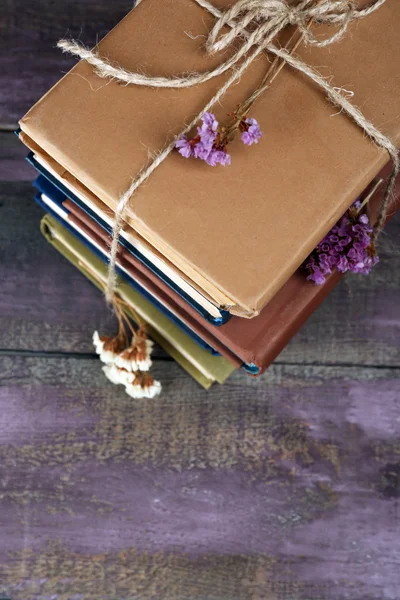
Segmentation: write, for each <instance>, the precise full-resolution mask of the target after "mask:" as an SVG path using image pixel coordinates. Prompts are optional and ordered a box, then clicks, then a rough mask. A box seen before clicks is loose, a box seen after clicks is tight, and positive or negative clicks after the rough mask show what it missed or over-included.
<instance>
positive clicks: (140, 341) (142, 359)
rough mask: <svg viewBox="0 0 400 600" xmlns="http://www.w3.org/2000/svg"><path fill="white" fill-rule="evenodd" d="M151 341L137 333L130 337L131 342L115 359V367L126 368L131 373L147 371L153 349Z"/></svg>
mask: <svg viewBox="0 0 400 600" xmlns="http://www.w3.org/2000/svg"><path fill="white" fill-rule="evenodd" d="M153 346H154V344H153V342H152V341H151V340H148V339H147V338H145V337H143V335H138V336H137V337H136V338H133V339H132V344H131V346H129V348H126V350H124V351H123V352H122V353H121V354H120V355H119V356H117V359H116V361H115V364H116V365H117V367H120V368H121V369H126V370H127V371H130V372H131V373H133V372H135V371H149V369H150V367H151V365H152V361H151V353H152V351H153Z"/></svg>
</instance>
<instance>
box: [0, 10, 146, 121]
mask: <svg viewBox="0 0 400 600" xmlns="http://www.w3.org/2000/svg"><path fill="white" fill-rule="evenodd" d="M133 4H134V2H133V0H114V1H113V2H109V1H108V0H84V1H82V0H57V2H54V0H36V1H35V2H33V3H29V2H26V0H6V2H5V6H4V7H3V6H2V10H1V14H0V54H1V70H2V85H1V91H0V128H1V127H7V128H9V127H15V126H16V124H17V122H18V120H19V119H20V118H21V117H22V116H23V115H24V114H25V112H26V111H27V110H28V109H29V108H30V107H31V106H32V105H33V104H34V103H35V102H36V101H37V100H39V98H41V96H42V95H43V94H44V93H45V92H47V90H48V89H49V88H50V87H51V86H52V85H53V84H54V83H56V81H57V80H58V79H60V76H61V75H62V74H63V73H65V72H66V71H68V70H69V69H70V68H71V67H72V66H73V64H74V62H75V61H74V60H73V59H72V60H71V59H69V58H66V57H65V56H63V55H62V53H61V51H59V50H57V48H56V44H57V41H58V40H59V39H60V38H61V37H64V36H69V37H74V38H80V39H82V41H83V42H85V43H86V44H88V45H92V44H94V43H96V40H97V39H101V38H102V37H104V35H105V34H106V33H107V32H108V31H109V30H110V29H111V28H112V27H114V26H115V25H116V24H117V23H118V22H119V21H120V20H121V18H122V17H123V16H125V15H126V14H127V13H128V12H129V10H130V9H131V8H132V6H133Z"/></svg>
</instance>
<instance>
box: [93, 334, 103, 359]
mask: <svg viewBox="0 0 400 600" xmlns="http://www.w3.org/2000/svg"><path fill="white" fill-rule="evenodd" d="M93 345H94V347H95V350H96V354H101V353H102V351H103V348H104V340H102V339H101V338H100V336H99V333H98V331H95V332H94V334H93Z"/></svg>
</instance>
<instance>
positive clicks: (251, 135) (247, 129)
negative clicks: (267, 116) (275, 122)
mask: <svg viewBox="0 0 400 600" xmlns="http://www.w3.org/2000/svg"><path fill="white" fill-rule="evenodd" d="M239 129H240V131H241V132H242V135H241V139H242V142H243V143H244V144H246V146H251V145H252V144H258V142H259V140H260V139H261V136H262V131H261V129H260V125H259V124H258V121H256V119H244V120H243V121H241V122H240V125H239Z"/></svg>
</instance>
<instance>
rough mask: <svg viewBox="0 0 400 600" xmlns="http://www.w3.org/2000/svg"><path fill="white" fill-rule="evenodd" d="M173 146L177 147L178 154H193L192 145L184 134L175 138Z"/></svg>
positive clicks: (187, 155)
mask: <svg viewBox="0 0 400 600" xmlns="http://www.w3.org/2000/svg"><path fill="white" fill-rule="evenodd" d="M175 148H177V149H178V152H179V154H181V155H182V156H183V157H184V158H190V157H191V156H193V145H192V144H191V143H190V141H189V140H188V139H187V137H185V136H183V137H181V138H180V139H179V140H177V142H176V143H175Z"/></svg>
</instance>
